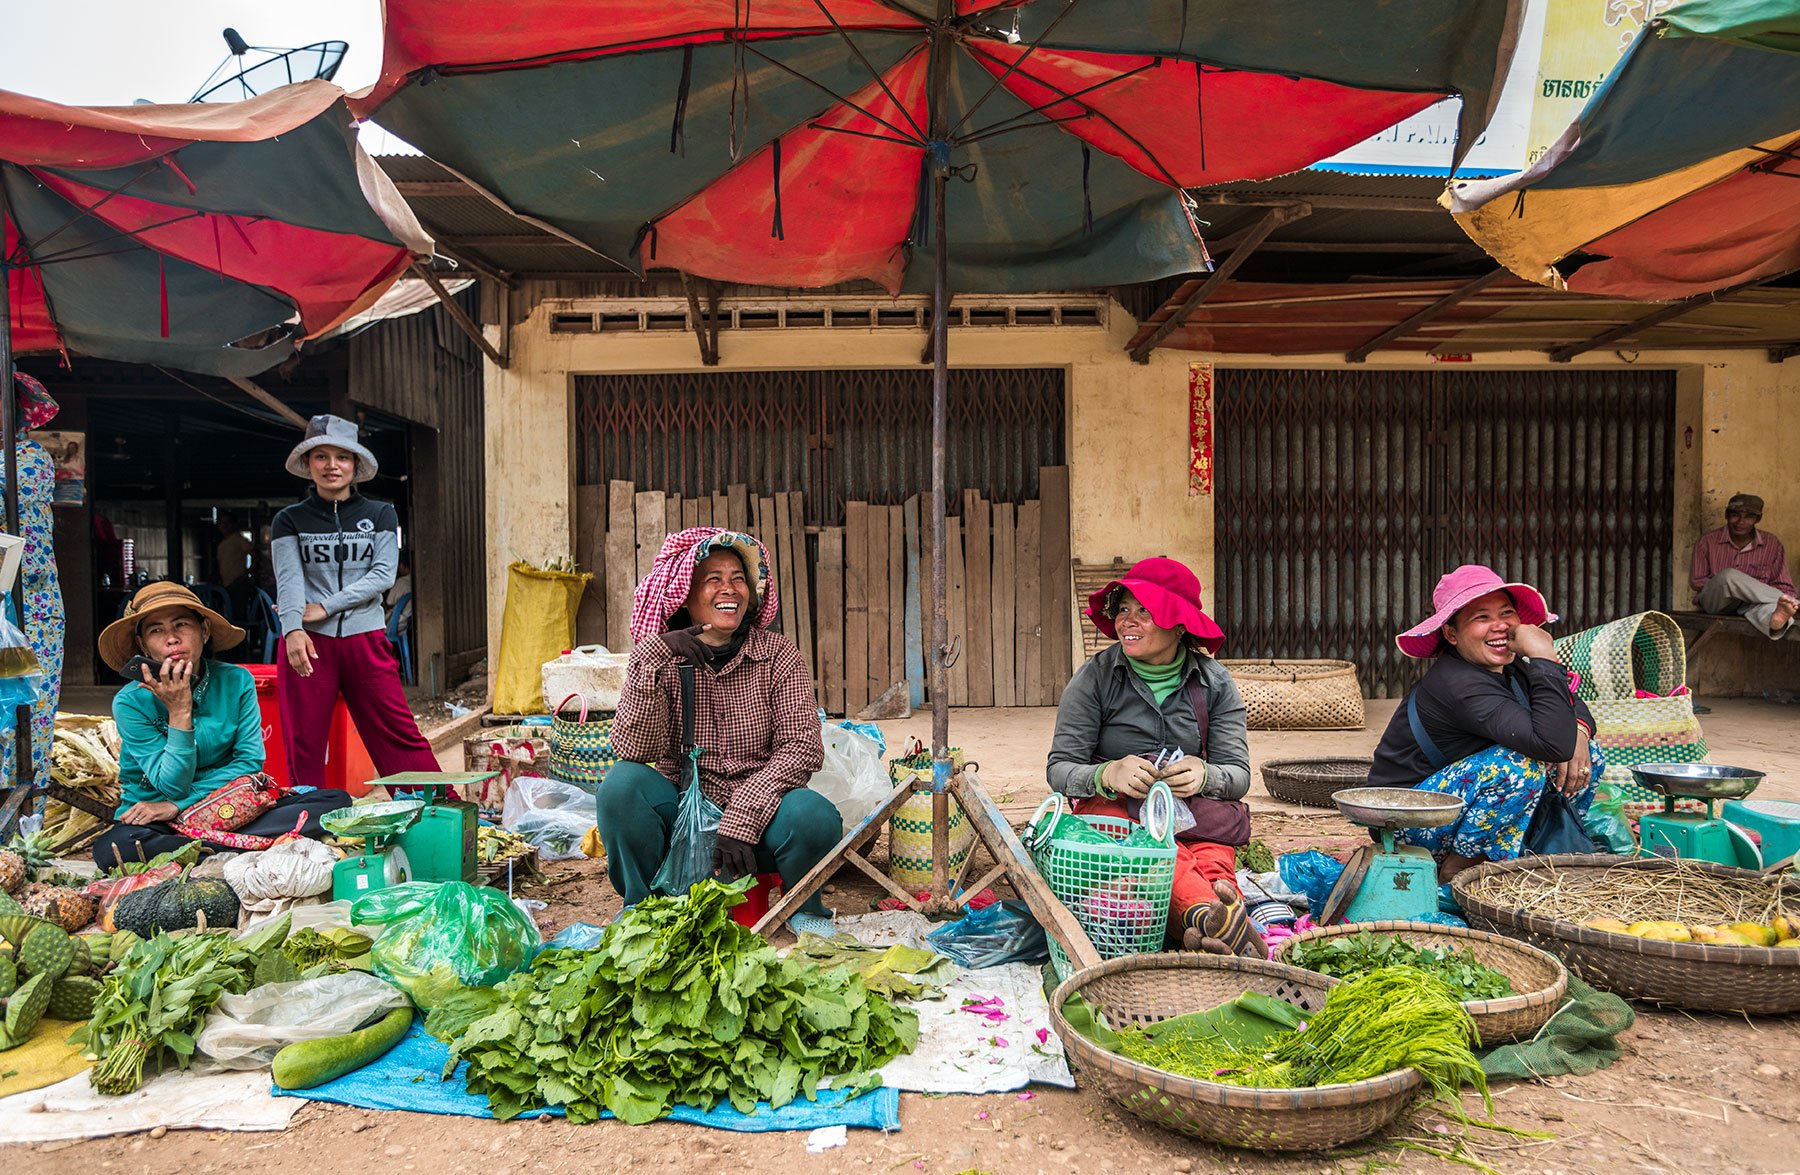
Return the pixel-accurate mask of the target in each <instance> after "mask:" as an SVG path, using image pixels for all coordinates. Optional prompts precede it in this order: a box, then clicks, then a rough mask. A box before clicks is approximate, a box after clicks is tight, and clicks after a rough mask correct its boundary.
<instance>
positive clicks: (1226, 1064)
mask: <svg viewBox="0 0 1800 1175" xmlns="http://www.w3.org/2000/svg"><path fill="white" fill-rule="evenodd" d="M1161 1028H1162V1025H1151V1026H1149V1027H1148V1028H1144V1027H1133V1028H1129V1029H1127V1030H1125V1031H1123V1032H1121V1033H1119V1034H1118V1041H1119V1045H1118V1048H1117V1051H1118V1052H1119V1054H1120V1055H1122V1056H1125V1057H1128V1058H1130V1059H1131V1060H1134V1061H1139V1062H1142V1063H1143V1064H1146V1065H1152V1066H1154V1067H1156V1068H1158V1069H1162V1070H1165V1071H1166V1072H1170V1073H1178V1074H1181V1075H1183V1076H1187V1077H1198V1078H1200V1079H1201V1080H1203V1081H1216V1082H1222V1083H1225V1084H1229V1085H1247V1086H1254V1087H1257V1088H1262V1089H1301V1088H1306V1087H1309V1086H1316V1085H1335V1084H1339V1083H1342V1082H1351V1081H1363V1080H1366V1079H1368V1078H1370V1077H1379V1076H1381V1075H1382V1074H1384V1073H1392V1072H1393V1071H1395V1070H1396V1069H1409V1068H1410V1069H1417V1070H1418V1071H1419V1074H1420V1076H1422V1077H1424V1078H1425V1081H1426V1083H1427V1084H1428V1085H1430V1086H1431V1089H1432V1092H1433V1093H1434V1094H1435V1095H1436V1096H1437V1097H1439V1098H1441V1099H1444V1100H1446V1101H1449V1102H1450V1103H1451V1104H1452V1105H1455V1102H1456V1094H1457V1091H1458V1090H1459V1089H1460V1088H1461V1087H1462V1086H1464V1085H1472V1086H1474V1087H1475V1088H1476V1089H1478V1090H1480V1091H1481V1095H1482V1097H1483V1098H1486V1097H1487V1079H1486V1077H1485V1076H1483V1074H1482V1071H1481V1063H1480V1062H1479V1061H1478V1060H1476V1058H1475V1054H1474V1052H1473V1051H1472V1047H1473V1046H1474V1045H1477V1044H1479V1043H1480V1040H1479V1038H1478V1036H1477V1034H1476V1032H1475V1022H1474V1021H1473V1020H1472V1019H1470V1017H1469V1014H1468V1012H1466V1011H1465V1010H1464V1009H1463V1007H1462V1005H1461V1003H1459V1002H1458V1001H1457V999H1456V995H1455V993H1454V992H1452V991H1451V990H1450V988H1449V987H1447V986H1446V985H1445V984H1444V983H1443V982H1442V981H1440V980H1438V979H1436V978H1434V977H1432V976H1430V975H1427V974H1425V973H1424V972H1422V971H1419V970H1417V969H1415V968H1411V967H1383V968H1381V969H1379V970H1376V971H1371V972H1369V973H1368V974H1367V975H1363V976H1360V977H1358V978H1356V979H1352V980H1349V981H1348V982H1345V983H1341V984H1339V985H1338V986H1336V987H1334V988H1332V989H1331V994H1330V995H1328V996H1326V998H1325V1006H1324V1007H1323V1008H1321V1009H1320V1010H1319V1011H1318V1013H1317V1014H1316V1015H1314V1016H1313V1018H1312V1020H1311V1021H1310V1022H1309V1023H1307V1024H1305V1025H1303V1026H1302V1027H1301V1028H1300V1029H1298V1030H1297V1031H1291V1032H1282V1033H1277V1034H1275V1035H1272V1036H1270V1037H1268V1038H1266V1039H1265V1040H1264V1041H1263V1042H1261V1043H1260V1044H1248V1045H1247V1044H1240V1043H1234V1042H1233V1041H1231V1040H1229V1039H1227V1038H1226V1037H1224V1036H1220V1035H1213V1036H1206V1035H1201V1034H1199V1033H1195V1032H1164V1031H1159V1030H1160V1029H1161Z"/></svg>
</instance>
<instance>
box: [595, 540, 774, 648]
mask: <svg viewBox="0 0 1800 1175" xmlns="http://www.w3.org/2000/svg"><path fill="white" fill-rule="evenodd" d="M719 551H730V552H732V553H733V554H735V555H737V557H738V558H739V559H742V560H743V561H744V574H745V575H746V576H748V577H749V580H750V588H751V590H752V591H753V592H755V593H756V599H757V609H756V615H755V616H752V617H751V618H750V620H751V623H752V624H755V625H757V626H758V627H760V628H769V627H771V625H772V624H773V623H774V620H775V613H776V609H777V607H778V606H779V601H778V600H777V599H776V596H775V576H774V574H773V572H772V571H771V570H770V560H769V552H768V549H767V548H765V547H764V546H763V545H762V541H761V540H760V539H758V538H757V537H756V536H755V535H750V534H744V533H743V532H742V531H735V530H721V529H720V528H718V527H716V526H691V527H689V528H688V529H686V530H678V531H676V532H675V533H674V534H672V535H670V536H669V537H668V538H666V539H664V540H663V545H662V550H660V551H658V552H657V554H656V559H655V561H654V562H652V563H651V564H650V573H649V574H648V575H646V576H644V578H643V579H641V580H639V581H638V585H637V590H636V591H634V592H633V593H632V598H631V642H632V643H633V644H642V643H643V642H644V641H646V640H649V639H650V638H651V637H653V636H655V635H656V634H657V633H659V632H663V631H665V630H667V628H668V625H669V617H671V616H673V615H675V613H677V612H679V611H681V610H682V609H683V608H685V607H687V599H688V593H689V592H690V591H692V590H693V586H694V568H696V567H698V566H699V565H700V564H701V563H702V562H704V561H705V560H706V558H707V556H709V555H712V554H716V553H717V552H719Z"/></svg>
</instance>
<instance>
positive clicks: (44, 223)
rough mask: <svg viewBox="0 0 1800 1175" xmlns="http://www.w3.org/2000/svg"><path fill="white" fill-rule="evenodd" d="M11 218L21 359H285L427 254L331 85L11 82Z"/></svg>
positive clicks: (11, 274)
mask: <svg viewBox="0 0 1800 1175" xmlns="http://www.w3.org/2000/svg"><path fill="white" fill-rule="evenodd" d="M0 210H3V212H4V222H5V252H4V253H3V254H0V272H4V273H5V276H6V283H5V286H4V293H5V295H6V304H5V309H6V319H7V322H8V324H9V325H10V327H11V346H10V348H9V350H10V351H11V352H13V353H22V352H29V351H58V350H60V351H65V352H68V351H72V352H77V353H79V354H84V355H91V356H95V357H98V358H105V359H116V360H122V361H125V362H135V363H160V364H163V365H166V366H172V367H179V368H182V369H184V370H187V371H194V372H200V373H203V374H210V375H222V376H249V375H254V374H255V373H257V372H259V371H263V370H265V369H267V368H269V367H271V366H273V365H275V364H276V363H279V362H281V361H282V360H283V359H285V358H287V357H288V356H289V355H291V354H293V352H294V348H295V344H296V341H297V340H298V339H301V338H304V337H307V336H310V335H315V334H318V333H319V332H321V331H324V330H326V329H329V328H330V327H331V326H333V325H334V324H335V323H337V322H339V321H341V320H342V319H344V318H346V317H348V316H349V315H350V314H352V313H355V312H356V311H357V310H360V309H362V308H363V307H365V306H366V305H368V304H369V303H370V302H373V301H374V300H375V298H376V297H378V296H379V295H380V294H381V292H382V290H384V289H386V288H387V287H388V285H390V284H391V283H392V282H393V280H394V279H395V278H396V277H398V276H399V275H400V274H401V273H402V272H404V271H405V269H406V267H407V265H408V264H409V262H410V260H411V258H412V256H413V255H414V254H423V255H427V256H428V255H430V253H431V250H432V242H431V238H430V237H429V236H427V235H426V234H425V232H424V230H423V229H421V228H420V227H419V223H418V221H417V220H416V219H414V217H413V215H412V212H411V210H410V209H409V208H407V206H406V204H405V202H404V201H402V200H401V198H400V195H399V192H398V190H397V189H395V187H394V186H393V184H392V183H391V182H389V181H388V179H387V177H386V176H385V175H383V174H382V173H381V171H380V170H379V169H378V168H376V167H375V166H374V164H373V163H372V162H371V161H370V160H369V159H368V157H367V156H365V155H364V154H363V153H362V151H361V149H360V148H359V147H358V146H357V144H356V132H355V126H354V120H353V119H352V116H351V114H350V111H349V108H348V107H347V106H346V105H345V102H344V94H343V91H342V90H339V89H338V88H337V87H336V86H333V85H331V84H330V83H329V82H323V81H312V82H304V83H302V84H300V85H295V86H287V87H284V88H282V89H280V90H276V91H272V92H271V93H269V94H267V95H264V96H263V97H260V98H252V99H249V100H248V101H244V102H236V103H230V104H216V105H184V106H127V107H118V108H102V107H71V106H61V105H58V104H56V103H54V102H45V101H42V100H40V99H36V98H28V97H25V96H23V95H19V94H10V93H6V92H4V91H0ZM8 382H10V380H9V381H8Z"/></svg>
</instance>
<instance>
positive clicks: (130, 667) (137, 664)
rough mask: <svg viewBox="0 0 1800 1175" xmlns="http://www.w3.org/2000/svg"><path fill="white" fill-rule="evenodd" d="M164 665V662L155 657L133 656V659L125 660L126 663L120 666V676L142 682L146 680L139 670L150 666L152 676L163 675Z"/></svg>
mask: <svg viewBox="0 0 1800 1175" xmlns="http://www.w3.org/2000/svg"><path fill="white" fill-rule="evenodd" d="M162 667H163V663H162V662H161V661H158V660H156V659H155V658H153V657H133V658H132V659H131V660H129V661H127V662H125V664H123V665H121V666H119V676H120V677H123V678H124V679H125V680H126V681H135V682H138V683H140V684H141V683H142V682H143V680H144V675H143V674H142V673H139V672H138V670H140V669H144V668H148V669H149V670H150V676H151V677H161V676H162Z"/></svg>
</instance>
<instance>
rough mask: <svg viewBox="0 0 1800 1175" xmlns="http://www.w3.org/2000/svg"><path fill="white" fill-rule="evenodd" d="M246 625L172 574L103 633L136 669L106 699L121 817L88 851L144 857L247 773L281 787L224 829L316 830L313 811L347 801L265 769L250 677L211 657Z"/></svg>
mask: <svg viewBox="0 0 1800 1175" xmlns="http://www.w3.org/2000/svg"><path fill="white" fill-rule="evenodd" d="M243 639H244V630H243V629H241V628H238V627H237V626H236V625H234V624H232V623H231V622H230V621H228V620H226V619H225V618H224V617H223V616H221V615H219V614H218V613H217V612H214V611H213V610H212V609H210V608H208V607H206V605H204V604H202V603H201V602H200V600H199V598H198V597H197V596H195V595H194V593H193V592H191V591H189V590H188V589H187V588H185V587H183V586H181V585H180V584H178V583H153V584H151V585H150V586H148V587H146V588H144V589H142V590H141V591H139V592H138V593H137V595H136V596H134V597H133V598H132V600H131V603H130V604H128V605H126V608H125V614H124V615H123V616H121V617H120V618H119V619H118V620H116V621H114V622H113V623H112V624H110V625H108V626H107V627H106V630H105V631H104V632H102V633H101V634H100V655H101V657H102V658H103V659H104V660H105V661H106V663H107V664H108V665H111V666H112V667H113V668H114V669H118V670H123V669H124V667H125V665H126V664H127V663H128V662H129V661H130V660H131V659H132V658H133V657H137V656H143V657H147V658H149V659H150V661H151V662H154V663H155V665H156V668H154V669H152V668H151V666H150V665H147V664H145V663H143V662H139V663H138V664H137V666H136V668H135V671H134V673H133V674H132V675H131V676H132V677H133V678H134V680H132V681H131V682H130V683H129V684H127V685H126V686H125V688H124V689H122V690H120V691H119V693H118V695H117V696H116V697H114V698H113V721H114V722H115V723H116V724H117V726H118V728H119V807H118V811H117V813H116V819H117V820H118V823H117V824H116V825H115V826H114V827H113V828H112V829H110V830H109V831H108V832H107V833H106V835H104V836H102V837H101V838H100V839H99V840H98V841H96V842H95V844H94V860H95V861H96V862H98V863H99V864H101V865H103V866H105V865H112V864H115V863H117V862H118V861H119V860H127V861H137V860H148V859H149V858H151V857H154V856H156V855H157V854H159V853H166V852H171V851H173V850H175V849H179V848H181V847H182V846H183V845H185V844H187V843H188V842H189V841H190V840H193V839H196V838H195V837H194V836H192V835H190V834H189V831H188V830H187V829H184V828H183V827H181V826H180V825H181V824H182V814H183V813H185V812H187V811H188V810H189V809H191V808H193V807H194V806H195V805H197V804H199V803H200V802H201V801H203V800H205V799H206V798H207V797H208V796H210V795H212V794H213V793H214V792H216V791H218V790H219V789H220V788H223V787H226V786H228V785H230V784H234V783H239V782H251V783H255V784H257V785H259V788H260V789H262V790H269V791H279V792H280V797H279V799H277V801H276V803H275V805H274V807H272V808H270V809H269V810H267V811H265V812H263V813H262V814H261V815H259V816H257V817H256V818H255V819H253V820H250V821H249V822H247V823H244V824H241V825H239V826H237V827H236V828H234V829H232V830H231V831H233V832H234V833H235V834H237V835H238V836H247V837H264V838H269V837H276V836H281V835H283V834H286V833H291V832H293V831H295V830H296V828H298V830H299V831H300V832H301V833H303V834H305V835H307V836H320V835H322V833H321V830H320V828H319V820H318V818H319V816H320V815H321V814H322V813H325V812H331V811H335V810H337V809H338V808H343V807H348V806H349V804H350V797H349V796H348V795H347V794H345V793H344V792H342V791H336V790H331V789H325V788H319V789H309V790H307V791H305V792H296V791H285V790H282V789H280V788H279V787H278V785H277V784H276V783H275V781H274V780H272V779H270V778H269V777H268V776H266V775H264V774H263V773H262V770H263V737H262V713H261V711H260V710H259V709H258V707H257V704H256V681H255V679H254V678H252V677H251V676H250V673H249V671H248V670H246V669H244V668H243V667H242V666H238V665H232V664H229V663H227V662H224V661H214V660H210V659H209V658H208V657H207V656H206V654H207V653H208V652H221V651H223V650H225V649H230V648H234V647H235V646H237V645H238V644H240V643H241V642H242V641H243Z"/></svg>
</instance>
